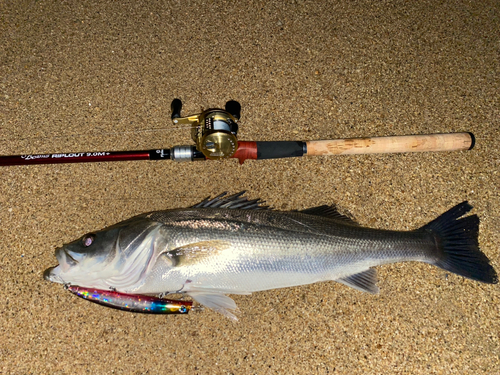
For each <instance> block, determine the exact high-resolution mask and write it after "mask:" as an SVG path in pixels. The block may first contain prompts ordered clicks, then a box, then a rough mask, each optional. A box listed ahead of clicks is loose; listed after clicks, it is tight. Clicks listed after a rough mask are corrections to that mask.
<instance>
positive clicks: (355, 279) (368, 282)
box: [335, 268, 379, 294]
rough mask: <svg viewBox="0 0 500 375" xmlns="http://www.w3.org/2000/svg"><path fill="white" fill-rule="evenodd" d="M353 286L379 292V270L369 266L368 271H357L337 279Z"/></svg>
mask: <svg viewBox="0 0 500 375" xmlns="http://www.w3.org/2000/svg"><path fill="white" fill-rule="evenodd" d="M335 281H337V282H339V283H342V284H344V285H347V286H350V287H351V288H354V289H357V290H359V291H361V292H368V293H371V294H377V293H378V292H379V289H378V287H377V285H375V284H376V283H377V271H375V270H374V269H373V268H368V269H367V270H366V271H363V272H359V273H355V274H354V275H350V276H347V277H343V278H341V279H337V280H335Z"/></svg>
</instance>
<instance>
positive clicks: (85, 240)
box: [82, 233, 95, 247]
mask: <svg viewBox="0 0 500 375" xmlns="http://www.w3.org/2000/svg"><path fill="white" fill-rule="evenodd" d="M94 239H95V234H94V233H89V234H86V235H85V236H83V237H82V244H83V246H84V247H89V246H90V245H92V243H93V242H94Z"/></svg>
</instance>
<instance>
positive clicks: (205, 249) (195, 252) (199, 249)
mask: <svg viewBox="0 0 500 375" xmlns="http://www.w3.org/2000/svg"><path fill="white" fill-rule="evenodd" d="M229 247H231V243H230V242H228V241H221V240H212V241H200V242H195V243H190V244H187V245H184V246H181V247H177V248H175V249H173V250H170V251H167V252H165V253H163V254H162V256H165V257H167V258H168V259H170V261H171V262H172V266H173V267H179V266H186V265H192V264H196V263H198V262H199V261H200V260H202V259H204V258H208V257H211V256H214V255H216V254H218V253H219V252H221V251H222V250H225V249H228V248H229Z"/></svg>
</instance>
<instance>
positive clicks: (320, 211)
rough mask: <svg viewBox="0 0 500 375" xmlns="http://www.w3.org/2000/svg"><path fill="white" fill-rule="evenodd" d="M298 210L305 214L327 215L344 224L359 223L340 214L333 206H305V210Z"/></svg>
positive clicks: (356, 224)
mask: <svg viewBox="0 0 500 375" xmlns="http://www.w3.org/2000/svg"><path fill="white" fill-rule="evenodd" d="M299 212H300V213H303V214H307V215H314V216H321V217H327V218H329V219H334V220H337V221H341V222H343V223H344V224H349V225H355V226H359V224H358V223H357V222H356V221H355V220H354V219H353V218H351V217H349V216H347V215H343V214H341V213H340V212H339V211H338V210H337V207H335V206H327V205H323V206H318V207H311V208H306V209H305V210H300V211H299Z"/></svg>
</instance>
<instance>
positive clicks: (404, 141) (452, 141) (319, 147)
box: [306, 133, 474, 155]
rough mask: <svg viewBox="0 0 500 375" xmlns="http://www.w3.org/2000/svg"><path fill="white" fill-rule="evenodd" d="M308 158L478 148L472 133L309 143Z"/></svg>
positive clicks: (307, 143) (347, 139)
mask: <svg viewBox="0 0 500 375" xmlns="http://www.w3.org/2000/svg"><path fill="white" fill-rule="evenodd" d="M306 145H307V153H306V155H354V154H388V153H401V152H425V151H459V150H470V149H472V148H473V147H474V135H473V134H472V133H450V134H426V135H402V136H391V137H370V138H346V139H333V140H325V141H307V142H306Z"/></svg>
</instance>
